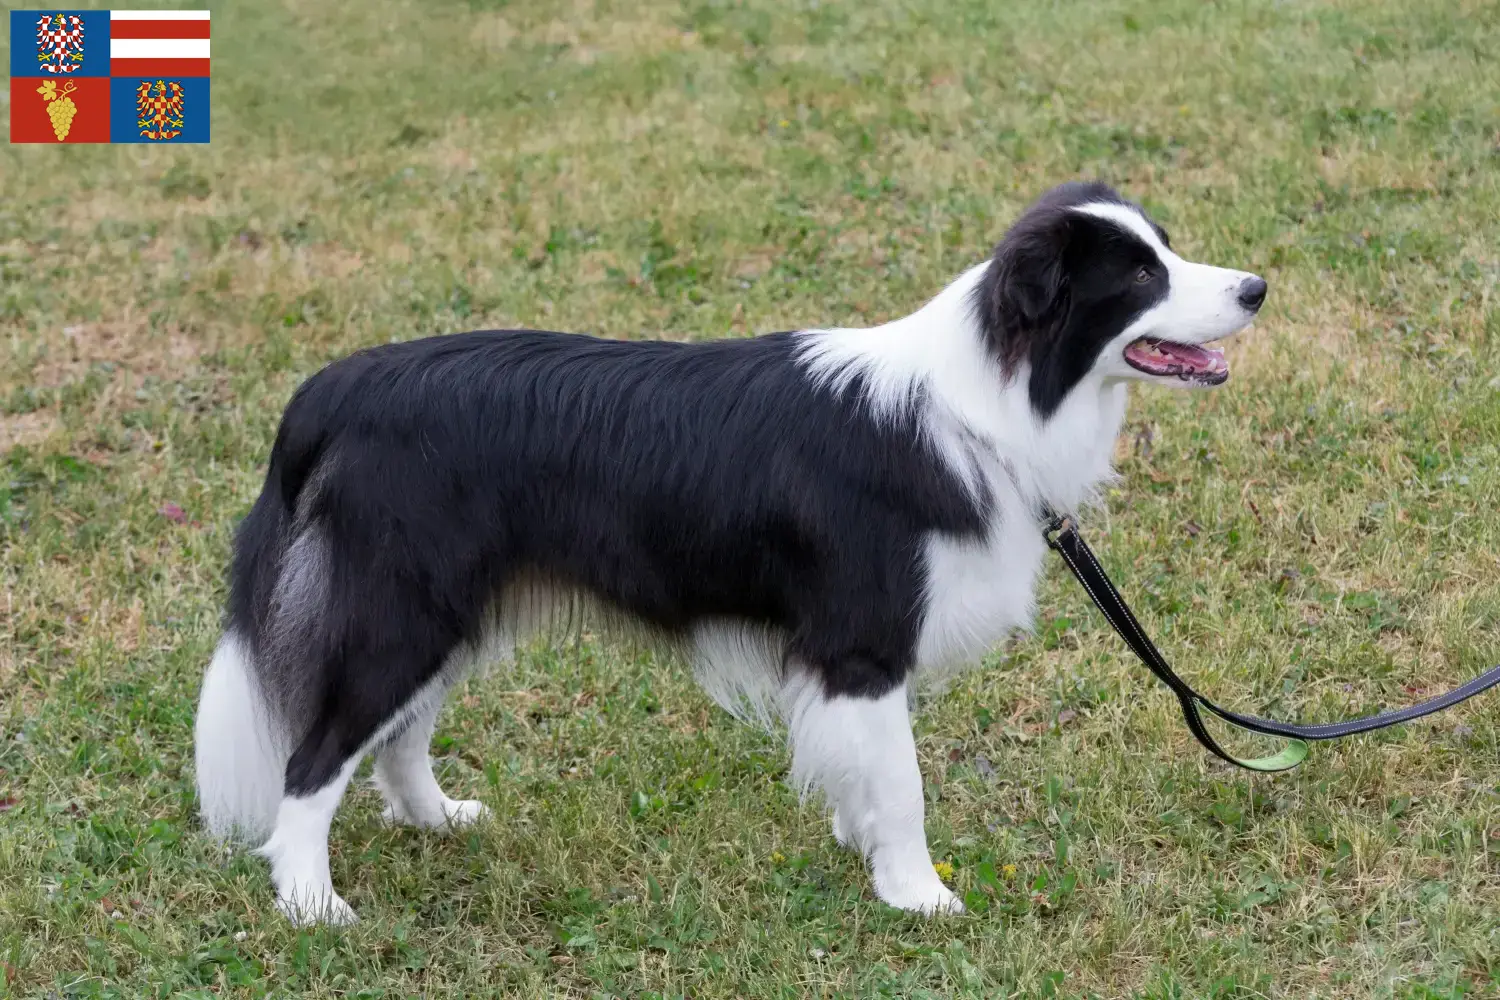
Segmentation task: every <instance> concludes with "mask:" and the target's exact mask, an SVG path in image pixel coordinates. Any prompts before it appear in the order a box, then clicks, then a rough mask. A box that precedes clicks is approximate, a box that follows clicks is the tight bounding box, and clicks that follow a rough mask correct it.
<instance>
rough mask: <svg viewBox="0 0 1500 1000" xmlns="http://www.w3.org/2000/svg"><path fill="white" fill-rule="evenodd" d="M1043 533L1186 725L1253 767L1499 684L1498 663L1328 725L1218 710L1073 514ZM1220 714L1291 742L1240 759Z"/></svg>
mask: <svg viewBox="0 0 1500 1000" xmlns="http://www.w3.org/2000/svg"><path fill="white" fill-rule="evenodd" d="M1045 535H1046V538H1047V544H1048V545H1050V546H1052V548H1053V549H1054V550H1055V551H1056V552H1057V553H1058V554H1059V555H1061V556H1062V557H1063V561H1064V562H1066V563H1067V564H1068V568H1069V569H1070V570H1072V571H1073V575H1074V576H1075V577H1076V578H1077V579H1078V582H1079V583H1080V584H1082V585H1083V589H1084V590H1085V591H1087V592H1088V595H1089V597H1090V598H1091V599H1092V600H1093V602H1094V606H1095V607H1097V608H1098V609H1099V611H1100V612H1101V613H1102V614H1103V615H1104V617H1105V619H1106V620H1107V621H1108V622H1109V623H1110V625H1112V626H1113V627H1114V630H1115V631H1116V632H1118V633H1119V634H1120V638H1122V639H1124V640H1125V643H1126V645H1128V646H1129V647H1130V648H1131V649H1132V650H1133V651H1134V652H1135V655H1136V656H1138V657H1140V659H1141V662H1142V663H1144V664H1145V665H1146V666H1147V667H1149V668H1150V669H1151V672H1152V673H1153V674H1155V675H1156V676H1157V678H1158V679H1160V680H1161V682H1162V683H1163V684H1165V685H1166V686H1167V687H1169V688H1171V689H1172V693H1173V694H1175V695H1177V701H1178V703H1179V704H1180V705H1181V706H1182V715H1183V718H1184V719H1186V720H1187V725H1188V729H1190V730H1192V733H1193V735H1194V736H1196V737H1197V738H1198V742H1199V743H1202V744H1203V745H1204V746H1205V747H1207V748H1208V749H1209V751H1210V752H1212V753H1213V754H1215V755H1216V756H1218V757H1221V758H1222V759H1224V760H1227V761H1229V763H1231V764H1237V765H1238V766H1240V767H1243V768H1246V769H1248V770H1251V771H1285V770H1288V769H1289V768H1293V767H1296V766H1297V765H1298V764H1300V763H1302V761H1303V760H1305V759H1306V758H1307V753H1308V746H1307V741H1309V740H1334V739H1338V738H1339V737H1340V736H1352V735H1354V734H1355V733H1368V732H1370V731H1371V730H1372V729H1384V728H1386V727H1387V726H1394V725H1398V724H1400V723H1402V722H1410V721H1411V720H1412V719H1420V718H1421V717H1422V716H1424V715H1431V714H1432V713H1433V712H1440V711H1442V710H1443V709H1445V708H1449V707H1451V706H1453V705H1457V704H1458V703H1459V702H1461V701H1464V700H1466V699H1469V698H1472V697H1474V696H1475V695H1476V694H1479V693H1480V692H1481V691H1486V690H1488V689H1490V688H1492V687H1494V686H1495V685H1496V684H1500V666H1495V667H1491V668H1490V669H1489V670H1486V671H1485V672H1484V673H1482V674H1480V675H1479V676H1478V677H1475V678H1474V679H1473V680H1471V681H1469V682H1468V683H1467V684H1464V685H1462V686H1461V687H1456V688H1454V689H1453V690H1451V691H1448V692H1446V693H1444V694H1440V695H1438V696H1437V697H1436V698H1429V699H1428V700H1427V701H1424V702H1421V703H1420V704H1417V705H1409V706H1407V707H1406V708H1399V709H1395V710H1393V711H1390V712H1381V713H1380V714H1379V715H1367V716H1365V717H1364V718H1362V719H1350V720H1348V721H1346V722H1330V723H1327V724H1325V725H1319V726H1309V725H1303V724H1301V723H1294V722H1277V721H1276V720H1275V719H1261V718H1257V717H1256V716H1253V715H1241V714H1240V713H1239V712H1234V711H1231V710H1229V709H1227V708H1220V707H1219V706H1218V705H1215V704H1214V703H1213V702H1211V701H1209V700H1208V699H1207V698H1205V697H1203V695H1201V694H1199V693H1198V692H1197V691H1194V690H1193V687H1192V685H1190V684H1189V683H1188V682H1187V681H1185V680H1183V679H1182V678H1181V677H1179V676H1178V675H1177V673H1176V671H1174V670H1173V669H1172V667H1171V666H1170V665H1169V664H1168V663H1167V661H1166V658H1165V657H1163V656H1162V655H1161V652H1160V651H1159V650H1158V649H1157V648H1156V646H1155V645H1154V644H1153V643H1152V642H1151V640H1150V639H1149V638H1148V637H1147V636H1146V631H1145V629H1143V628H1141V623H1140V622H1138V621H1136V617H1135V615H1133V614H1131V612H1130V607H1129V606H1128V605H1127V604H1126V603H1125V599H1124V598H1123V597H1121V596H1120V592H1119V591H1118V590H1116V589H1115V585H1114V584H1113V583H1111V582H1110V579H1109V574H1107V573H1105V572H1104V567H1102V566H1100V565H1099V560H1098V559H1096V558H1094V553H1093V551H1092V550H1091V549H1089V547H1088V544H1087V543H1086V542H1084V540H1083V539H1082V538H1081V537H1080V536H1079V534H1078V526H1077V525H1076V524H1075V523H1074V522H1073V519H1072V518H1070V517H1052V518H1051V520H1050V522H1049V523H1048V525H1047V527H1046V530H1045ZM1204 712H1208V713H1209V714H1210V715H1214V716H1217V717H1218V718H1220V719H1222V720H1224V721H1225V722H1227V723H1229V724H1230V725H1232V726H1237V727H1239V728H1240V729H1245V730H1249V731H1250V732H1252V733H1260V734H1261V735H1263V736H1281V737H1285V738H1287V739H1290V740H1291V741H1292V742H1291V743H1290V744H1288V745H1287V747H1286V748H1285V749H1283V750H1282V751H1281V752H1280V753H1277V754H1273V755H1271V756H1269V757H1254V758H1241V757H1236V756H1234V755H1233V754H1231V753H1230V752H1229V751H1227V750H1225V749H1224V748H1223V747H1221V746H1219V744H1218V743H1217V742H1216V741H1215V740H1214V738H1213V736H1212V735H1211V734H1210V733H1209V731H1208V729H1207V727H1205V726H1204V724H1203V713H1204Z"/></svg>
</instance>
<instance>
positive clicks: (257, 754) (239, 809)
mask: <svg viewBox="0 0 1500 1000" xmlns="http://www.w3.org/2000/svg"><path fill="white" fill-rule="evenodd" d="M304 395H305V394H304V393H303V392H299V393H298V394H297V395H296V396H294V398H293V404H292V406H291V407H289V409H288V414H287V416H286V417H284V418H283V420H282V425H281V428H280V429H279V431H278V433H277V440H276V443H275V446H274V447H273V448H272V451H271V461H270V469H269V472H268V475H267V476H266V482H265V487H264V488H263V489H262V491H261V495H260V497H259V498H258V499H257V500H256V502H255V504H254V506H253V507H251V509H250V512H249V514H248V515H247V516H246V517H245V520H244V521H243V522H241V524H240V527H239V530H238V531H237V532H236V533H235V541H234V559H233V565H232V566H231V568H230V580H229V607H228V615H227V619H228V621H227V626H226V628H225V631H224V636H223V638H222V639H221V640H220V641H219V646H218V649H217V650H215V652H214V656H213V660H212V661H211V662H210V663H209V665H208V672H207V674H206V675H205V676H204V678H203V690H202V693H201V694H200V696H199V700H198V718H197V722H196V724H195V727H194V742H195V755H196V760H197V780H198V804H199V809H200V811H201V813H202V816H203V822H204V825H205V826H207V828H208V830H209V832H210V833H211V834H213V835H214V836H215V837H218V838H220V839H224V840H230V839H232V840H239V841H245V842H248V843H250V844H252V845H255V844H260V843H263V842H264V841H265V840H266V838H267V837H269V836H270V834H271V831H272V829H273V828H274V826H275V823H276V813H277V811H278V809H279V808H280V805H281V800H282V797H283V791H284V789H285V781H286V765H287V761H288V760H289V759H290V757H291V751H292V742H293V732H294V731H295V730H296V729H297V728H298V726H299V720H298V719H295V718H292V715H294V714H295V713H296V707H295V706H296V705H297V704H298V702H299V700H300V695H301V694H302V692H301V691H300V689H299V687H298V682H297V674H299V673H301V672H302V671H299V670H296V669H288V668H287V665H286V664H285V663H283V662H282V661H283V660H285V659H287V653H288V650H289V649H296V648H297V647H298V645H299V642H300V640H301V639H302V638H304V637H303V636H302V635H300V634H297V633H296V630H295V629H293V630H290V631H289V630H288V629H287V628H286V627H285V625H284V622H282V621H281V619H285V618H286V617H287V616H286V615H285V614H284V613H283V611H282V609H283V608H284V606H286V605H290V606H292V607H293V608H297V607H305V606H306V604H305V602H307V601H310V600H313V599H315V598H316V597H317V596H318V595H315V594H312V593H310V592H308V589H309V588H308V587H306V586H303V587H302V588H301V592H294V591H295V590H296V588H290V589H289V588H288V586H287V582H288V581H287V580H286V579H284V578H285V577H289V576H290V577H291V578H293V579H295V578H297V577H299V576H300V577H307V576H308V574H307V573H306V572H305V569H306V568H307V567H306V566H305V565H302V567H301V568H302V569H303V570H304V572H301V573H298V572H297V570H298V565H297V564H299V563H300V564H305V563H306V562H307V560H306V558H305V557H303V558H301V559H300V560H299V559H298V554H299V552H300V551H301V550H303V549H306V548H308V546H309V544H311V543H314V542H315V541H316V539H315V537H314V536H313V535H312V533H310V532H307V531H306V530H305V529H304V530H302V531H301V532H300V533H301V534H302V535H304V536H306V537H304V538H302V539H300V541H299V537H298V536H299V527H298V518H297V514H296V511H297V507H298V498H299V496H300V495H301V493H302V491H303V489H304V487H305V486H306V484H307V481H308V479H309V477H310V476H311V474H312V471H313V470H314V469H315V468H316V467H317V465H318V463H319V461H320V459H321V458H322V450H323V447H324V444H325V440H324V438H323V437H322V436H321V435H320V434H317V433H307V432H306V429H309V428H315V427H316V423H315V422H314V421H310V420H297V419H295V416H296V414H295V413H293V410H294V409H295V408H296V407H297V405H298V400H299V399H301V398H302V397H303V396H304ZM314 575H316V574H314ZM304 582H306V581H304ZM294 617H295V616H294ZM293 666H294V667H295V665H293Z"/></svg>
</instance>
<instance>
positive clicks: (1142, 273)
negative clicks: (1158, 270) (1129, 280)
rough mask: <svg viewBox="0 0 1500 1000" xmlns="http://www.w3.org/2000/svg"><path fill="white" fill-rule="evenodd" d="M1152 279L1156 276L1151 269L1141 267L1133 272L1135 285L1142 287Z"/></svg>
mask: <svg viewBox="0 0 1500 1000" xmlns="http://www.w3.org/2000/svg"><path fill="white" fill-rule="evenodd" d="M1154 277H1156V274H1155V273H1154V272H1153V271H1152V270H1151V268H1149V267H1143V268H1141V269H1140V270H1139V271H1137V272H1135V283H1136V284H1137V285H1144V284H1145V283H1146V282H1148V281H1150V280H1151V279H1152V278H1154Z"/></svg>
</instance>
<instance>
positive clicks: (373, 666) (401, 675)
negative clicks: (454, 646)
mask: <svg viewBox="0 0 1500 1000" xmlns="http://www.w3.org/2000/svg"><path fill="white" fill-rule="evenodd" d="M425 659H426V658H424V657H422V656H420V655H416V656H413V655H412V654H411V653H409V652H407V651H404V650H403V651H400V652H395V651H392V652H387V653H384V654H380V653H373V652H370V651H369V650H368V648H366V649H364V650H361V651H360V652H358V653H356V652H350V653H348V654H347V655H345V654H342V653H341V654H338V655H337V656H335V657H334V658H333V662H330V663H328V664H327V665H325V668H324V671H323V673H324V676H325V678H326V679H327V682H326V685H325V687H324V689H323V693H322V697H321V705H320V709H319V711H318V713H317V715H316V716H315V718H314V722H313V723H312V725H311V726H309V727H308V729H307V731H306V735H305V736H304V737H303V739H302V741H301V742H300V743H299V744H298V746H297V748H296V749H295V750H294V751H293V753H292V756H291V759H290V760H289V761H288V762H287V766H286V785H285V794H284V797H283V798H282V800H281V807H280V809H279V811H278V812H277V815H276V828H275V831H274V832H273V833H272V834H271V838H270V839H269V840H268V841H266V843H265V844H263V845H261V847H260V848H259V849H258V850H257V851H256V853H258V854H260V855H261V856H262V857H264V858H266V859H267V860H268V861H270V862H271V878H272V881H273V882H275V884H276V906H277V908H278V909H280V910H281V911H282V912H283V913H284V914H286V915H287V917H288V918H290V919H291V920H292V921H293V922H294V923H298V924H306V923H334V924H342V923H352V922H354V921H355V920H356V919H357V917H356V916H355V914H354V911H353V909H351V908H350V907H349V904H347V903H346V902H344V900H343V899H342V898H340V896H339V895H338V893H337V892H335V891H334V888H333V879H332V876H331V874H330V871H329V865H328V831H329V828H330V826H331V825H332V823H333V814H334V812H335V811H336V810H337V809H338V805H339V801H340V800H341V799H342V798H343V795H344V790H345V789H346V788H347V787H348V785H349V779H350V778H351V777H352V776H353V774H354V770H355V768H356V767H357V766H358V765H359V762H360V760H361V759H363V757H364V755H365V753H366V752H367V751H368V750H370V749H371V748H373V747H376V746H379V745H380V744H381V743H382V742H383V741H385V740H386V739H388V738H389V737H390V736H392V735H393V734H398V733H401V732H402V731H403V730H404V729H405V728H406V727H407V724H408V723H409V722H410V721H412V719H413V717H414V716H415V717H420V718H422V719H424V720H426V721H425V722H424V725H425V726H430V724H431V718H432V717H433V716H435V715H436V712H437V706H439V705H441V703H442V694H443V692H444V691H446V689H447V686H448V683H447V679H446V678H445V676H444V675H443V673H442V671H441V669H440V664H441V662H442V661H441V659H437V660H435V661H433V662H432V665H431V666H430V667H423V666H422V664H423V663H424V660H425ZM351 663H358V664H359V667H358V672H357V674H356V673H351V672H350V670H349V665H350V664H351ZM426 731H427V732H429V733H430V732H431V730H430V728H428V729H427V730H426ZM429 778H430V774H429Z"/></svg>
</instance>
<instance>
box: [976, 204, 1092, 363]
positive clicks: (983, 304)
mask: <svg viewBox="0 0 1500 1000" xmlns="http://www.w3.org/2000/svg"><path fill="white" fill-rule="evenodd" d="M1072 236H1073V219H1072V213H1070V212H1066V211H1043V212H1037V213H1033V214H1031V215H1028V216H1027V217H1025V218H1023V219H1022V220H1021V221H1020V222H1019V223H1017V225H1016V226H1015V227H1013V228H1012V229H1011V231H1010V232H1008V233H1006V234H1005V238H1004V239H1003V240H1001V241H1000V245H999V246H997V247H996V248H995V255H994V258H993V259H992V260H991V262H990V266H989V270H988V272H987V273H986V274H985V276H984V279H983V281H982V282H981V283H980V285H979V288H978V289H976V291H977V293H978V294H977V296H976V299H977V301H976V303H975V305H976V306H977V309H978V312H979V319H980V322H981V324H982V325H983V327H984V329H985V331H986V333H987V335H988V336H989V337H990V339H991V342H992V343H993V344H994V346H995V348H996V349H997V350H998V352H999V354H1000V357H1001V358H1002V359H1003V360H1004V361H1005V362H1006V364H1014V363H1016V362H1018V361H1020V360H1021V358H1022V357H1024V356H1025V355H1026V354H1028V353H1029V352H1030V349H1031V347H1032V345H1033V343H1034V341H1035V338H1036V336H1037V335H1038V334H1041V333H1044V332H1045V331H1046V330H1048V329H1050V328H1052V327H1055V326H1056V325H1058V324H1059V323H1061V322H1062V320H1063V319H1064V318H1065V317H1066V315H1067V311H1068V272H1067V267H1066V266H1065V261H1066V257H1067V252H1068V246H1069V244H1070V243H1071V241H1072Z"/></svg>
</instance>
